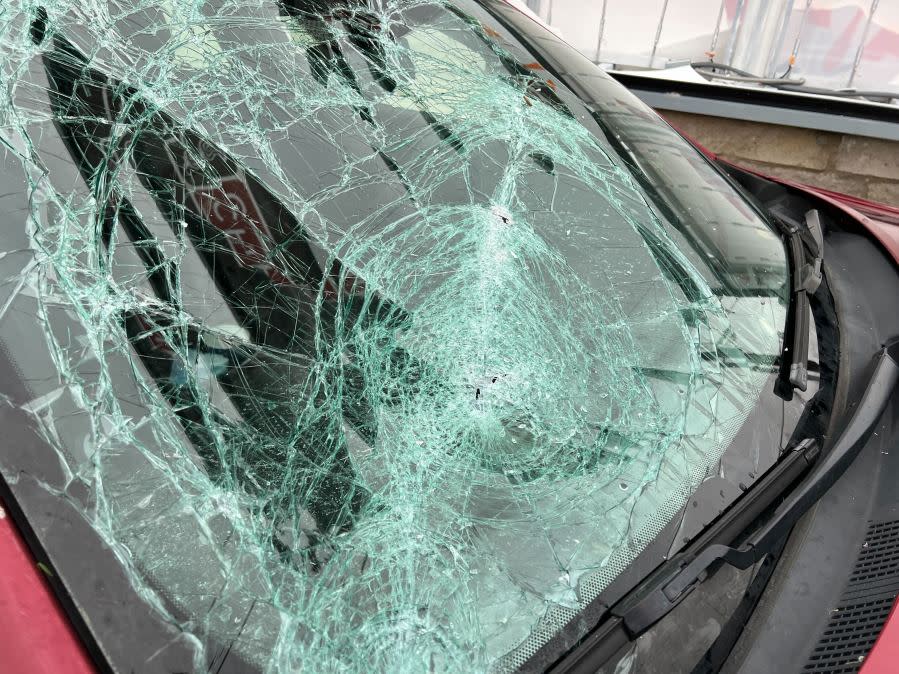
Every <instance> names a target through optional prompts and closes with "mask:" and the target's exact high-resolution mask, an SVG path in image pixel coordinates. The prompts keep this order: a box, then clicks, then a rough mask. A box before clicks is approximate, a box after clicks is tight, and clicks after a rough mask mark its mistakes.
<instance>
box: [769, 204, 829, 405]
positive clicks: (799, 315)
mask: <svg viewBox="0 0 899 674" xmlns="http://www.w3.org/2000/svg"><path fill="white" fill-rule="evenodd" d="M772 215H773V216H774V218H775V220H776V221H777V224H778V225H780V228H781V230H782V231H783V233H784V236H785V237H786V239H787V253H788V255H789V257H790V305H789V308H788V309H787V322H786V328H785V330H784V342H783V350H782V351H781V354H780V372H779V373H778V377H777V380H776V381H775V382H774V393H775V394H776V395H778V396H780V397H781V398H783V399H784V400H792V399H793V391H794V390H795V389H797V388H798V389H799V390H800V391H805V390H806V388H807V387H808V340H809V331H810V330H811V325H810V322H809V299H808V298H809V295H812V294H814V293H815V291H816V290H817V289H818V286H819V285H821V262H822V260H823V254H824V233H823V231H822V229H821V219H820V217H819V216H818V211H816V210H811V211H808V212H807V213H806V214H805V224H804V225H803V224H801V223H799V222H797V221H796V220H794V219H793V218H791V217H790V216H789V215H787V214H785V213H783V212H782V211H780V210H778V209H775V210H774V211H772ZM806 253H808V255H806ZM809 257H810V258H811V261H809Z"/></svg>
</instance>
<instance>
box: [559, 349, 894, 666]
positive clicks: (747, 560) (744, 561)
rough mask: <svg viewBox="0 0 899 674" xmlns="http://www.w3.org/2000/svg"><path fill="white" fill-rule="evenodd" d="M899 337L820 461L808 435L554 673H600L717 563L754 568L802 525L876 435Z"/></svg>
mask: <svg viewBox="0 0 899 674" xmlns="http://www.w3.org/2000/svg"><path fill="white" fill-rule="evenodd" d="M897 360H899V341H897V342H893V343H892V344H890V345H888V346H886V347H884V348H883V350H882V351H881V352H880V354H879V355H878V356H877V361H876V366H875V369H874V374H873V375H872V377H871V380H870V382H869V384H868V387H867V390H866V391H865V394H864V396H862V399H861V401H860V403H859V406H858V408H857V409H856V412H855V414H854V415H853V417H852V419H851V420H850V421H849V424H848V425H847V426H846V428H845V429H844V430H843V432H842V434H841V435H840V437H839V439H838V440H837V441H836V443H835V444H834V445H833V447H832V448H831V450H830V451H829V452H828V453H827V454H826V455H825V456H824V457H823V458H821V459H819V455H820V448H819V446H818V443H817V442H816V441H814V440H803V441H802V442H800V443H799V444H798V445H796V447H795V448H794V449H793V450H791V451H790V453H789V454H788V455H787V456H785V457H784V458H783V459H781V461H780V462H779V463H778V464H777V465H776V466H775V467H774V468H772V469H771V470H770V471H769V472H768V473H767V474H766V475H765V476H764V477H763V478H762V479H761V480H760V481H759V482H758V483H757V484H756V485H755V486H754V487H753V488H752V489H750V490H749V491H747V492H746V493H745V494H744V495H743V496H742V497H741V498H740V500H738V501H737V502H736V503H735V504H734V506H733V507H732V508H730V509H729V510H728V511H727V512H725V513H724V515H722V516H721V517H720V518H719V519H718V520H716V521H715V522H714V523H713V524H712V525H711V526H710V527H709V528H708V529H707V531H706V532H705V533H704V534H703V535H702V536H701V537H700V538H699V539H697V540H696V541H695V542H694V543H693V544H691V545H690V547H689V548H688V549H687V550H685V551H683V552H681V553H679V554H678V555H677V556H675V557H673V558H672V559H671V560H669V561H668V562H667V563H666V564H664V565H663V566H662V567H660V568H659V569H658V570H657V571H656V572H655V573H654V574H653V575H651V576H650V577H649V578H648V579H647V580H646V581H645V582H644V583H643V585H642V586H641V587H640V588H638V589H637V590H635V591H634V592H632V593H631V594H630V595H629V596H627V597H625V598H624V599H622V600H621V601H620V602H618V603H617V604H616V605H615V606H613V607H612V608H611V609H609V613H608V614H606V619H605V621H604V622H603V623H602V624H601V625H600V626H599V627H598V628H597V629H596V630H595V631H594V632H593V633H591V634H590V635H588V636H587V637H586V638H585V639H584V640H583V641H582V642H581V644H580V645H579V646H577V647H576V648H575V649H574V650H573V651H571V652H570V653H569V654H568V655H567V656H566V657H565V658H564V659H563V660H561V661H560V662H559V663H558V664H557V665H556V666H555V667H554V668H553V669H552V671H553V674H580V673H581V672H583V673H585V674H586V672H595V671H596V670H597V669H599V668H600V667H601V666H602V665H603V664H605V662H607V661H608V660H609V659H610V658H611V657H612V656H614V654H615V653H616V652H617V651H618V650H619V649H620V648H621V647H622V646H624V645H625V644H626V643H627V642H628V641H630V640H633V639H636V638H637V637H638V636H640V635H641V634H642V633H643V632H645V631H646V630H647V629H649V628H650V627H651V626H652V625H654V624H655V623H657V622H658V621H659V620H661V619H662V618H664V617H665V616H666V615H668V613H670V612H671V611H672V610H673V609H674V608H675V607H676V606H677V605H678V604H680V602H681V601H683V600H684V598H686V597H687V595H689V594H690V592H692V591H693V590H694V589H695V588H696V587H698V586H699V585H700V584H701V583H702V582H703V581H704V580H705V579H706V578H707V577H708V575H709V573H710V572H711V571H712V570H713V568H714V567H716V566H717V565H719V564H722V563H724V564H729V565H730V566H733V567H735V568H738V569H748V568H749V567H750V566H752V565H753V564H755V563H756V562H759V561H761V560H762V559H763V558H764V557H765V556H766V555H768V554H769V553H771V552H772V551H774V550H775V549H776V547H777V546H778V545H779V543H780V541H782V540H783V538H784V537H785V536H786V535H787V534H788V533H789V531H790V529H792V528H793V526H794V525H795V524H796V522H797V521H798V520H799V519H800V518H801V517H802V516H803V515H804V514H805V513H806V512H808V510H809V509H810V508H811V506H812V505H814V504H815V502H817V500H818V499H819V498H820V497H821V495H822V494H824V492H826V491H827V490H828V489H829V488H830V487H831V486H832V485H833V484H834V483H835V482H836V481H837V479H838V478H839V477H840V476H841V475H842V474H843V472H844V471H845V470H846V468H847V467H848V466H849V464H851V463H852V461H853V460H854V459H855V457H856V456H857V455H858V453H859V451H861V448H862V447H863V446H864V444H865V442H866V441H867V440H868V438H869V437H870V435H871V433H872V432H873V430H874V428H875V425H876V424H877V421H878V419H880V417H881V415H882V414H883V411H884V409H885V408H886V406H887V404H888V403H889V401H890V399H891V397H892V392H893V389H894V388H895V387H896V385H897V382H899V363H897ZM803 474H805V478H804V479H803V480H802V481H801V482H799V483H798V485H797V486H796V487H795V488H794V489H793V491H792V492H790V493H789V494H788V495H787V497H786V498H785V499H784V501H783V502H782V503H781V504H780V505H779V506H777V507H776V509H775V510H774V511H773V512H772V513H771V516H770V517H769V518H768V519H767V520H766V521H765V522H764V523H763V524H761V526H759V527H758V528H757V529H756V530H755V531H754V532H753V533H752V534H751V535H749V537H748V538H746V539H745V540H743V541H742V543H740V544H737V545H734V542H735V541H738V540H740V537H741V535H742V534H743V532H744V531H745V530H746V529H747V528H748V527H750V526H752V524H753V523H755V522H757V521H758V519H759V517H760V516H761V515H762V514H763V513H764V512H765V511H767V510H769V508H770V507H771V506H772V505H773V504H774V503H775V501H776V500H777V499H778V498H779V497H780V496H781V494H783V493H784V491H785V490H786V489H788V488H789V487H790V485H791V484H793V483H795V482H796V481H797V480H798V479H799V478H801V477H802V476H803Z"/></svg>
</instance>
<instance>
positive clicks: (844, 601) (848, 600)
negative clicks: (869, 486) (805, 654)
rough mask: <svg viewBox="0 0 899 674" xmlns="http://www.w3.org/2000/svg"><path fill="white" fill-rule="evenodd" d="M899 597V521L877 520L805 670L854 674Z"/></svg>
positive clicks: (872, 525) (816, 672)
mask: <svg viewBox="0 0 899 674" xmlns="http://www.w3.org/2000/svg"><path fill="white" fill-rule="evenodd" d="M897 595H899V520H891V521H888V522H871V523H869V526H868V531H867V533H866V535H865V539H864V543H863V544H862V548H861V550H860V551H859V555H858V561H857V562H856V564H855V569H854V570H853V572H852V576H851V577H850V579H849V583H848V584H847V585H846V589H845V590H844V592H843V596H842V597H841V599H840V603H839V605H838V606H836V607H835V608H834V609H833V610H832V612H831V616H830V620H829V621H828V623H827V627H826V628H825V629H824V633H823V634H822V635H821V638H820V640H819V641H818V644H817V645H816V646H815V650H814V651H812V654H811V656H810V657H809V660H808V663H807V664H806V665H805V667H804V668H803V672H808V673H814V674H852V673H854V672H857V671H858V670H859V669H860V668H861V666H862V664H863V663H864V659H865V656H866V655H867V654H868V652H869V651H870V650H871V647H872V646H873V645H874V642H875V641H876V640H877V637H878V635H879V634H880V630H881V629H882V628H883V624H884V622H886V619H887V617H888V616H889V614H890V610H891V609H892V607H893V602H894V601H895V600H896V596H897Z"/></svg>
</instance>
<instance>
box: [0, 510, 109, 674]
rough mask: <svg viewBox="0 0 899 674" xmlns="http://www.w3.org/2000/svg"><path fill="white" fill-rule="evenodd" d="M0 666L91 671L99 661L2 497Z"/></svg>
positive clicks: (32, 671) (71, 673) (67, 673)
mask: <svg viewBox="0 0 899 674" xmlns="http://www.w3.org/2000/svg"><path fill="white" fill-rule="evenodd" d="M0 513H2V516H0V670H2V671H3V672H8V673H9V674H20V673H21V674H91V673H92V672H94V671H95V670H94V666H93V665H92V664H91V660H90V657H88V655H87V652H86V651H85V650H84V647H83V646H82V644H81V641H80V640H79V638H78V635H77V634H75V630H74V629H73V627H72V625H71V623H70V622H69V620H68V618H67V617H66V615H65V613H64V612H63V610H62V607H61V606H60V605H59V603H58V602H57V601H56V598H55V597H54V596H53V593H52V591H51V589H50V586H49V585H48V584H47V579H46V578H45V577H44V575H43V572H42V571H41V570H40V569H39V568H38V566H37V564H36V563H35V561H34V558H33V557H32V556H31V552H30V551H29V550H28V548H27V546H26V545H25V541H23V540H22V537H21V536H20V535H19V532H18V530H17V529H16V527H15V526H14V525H13V522H12V518H11V517H10V516H9V513H8V512H7V511H6V510H5V509H3V504H2V503H0Z"/></svg>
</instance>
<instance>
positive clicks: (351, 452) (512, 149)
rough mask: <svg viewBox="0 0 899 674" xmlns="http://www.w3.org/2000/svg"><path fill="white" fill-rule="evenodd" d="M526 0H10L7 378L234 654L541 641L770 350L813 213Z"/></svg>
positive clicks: (527, 647) (321, 663)
mask: <svg viewBox="0 0 899 674" xmlns="http://www.w3.org/2000/svg"><path fill="white" fill-rule="evenodd" d="M494 4H495V3H491V4H490V5H489V6H488V5H486V4H485V5H482V4H478V3H475V2H470V1H466V0H459V1H458V2H452V3H445V2H437V1H433V0H413V1H403V2H399V1H392V0H384V1H382V2H351V1H349V0H344V1H343V2H338V3H332V2H324V1H323V0H306V1H304V0H284V1H283V2H276V1H275V0H207V1H205V2H191V3H182V2H176V1H174V0H164V1H162V2H158V1H157V0H153V1H152V2H143V1H142V0H109V2H108V3H107V2H104V1H100V2H87V3H86V2H81V1H78V2H75V1H72V2H69V1H68V0H57V1H56V2H53V3H48V4H46V5H45V6H39V5H37V4H35V3H33V2H25V1H24V0H21V1H16V2H14V3H13V6H12V9H11V10H10V9H7V10H6V13H5V15H0V30H2V34H0V49H2V52H0V53H2V57H0V66H2V77H3V84H4V86H3V91H4V98H3V100H2V102H0V137H2V140H3V144H4V149H3V152H4V155H3V157H4V159H3V163H2V166H3V168H2V171H3V173H2V176H3V178H4V189H3V194H4V196H3V200H4V204H5V205H6V207H5V209H4V212H6V213H7V214H8V215H7V222H6V225H5V227H4V228H3V232H2V234H0V250H2V251H3V252H0V256H2V257H0V272H2V274H0V276H2V279H3V285H2V289H3V292H2V295H0V318H2V320H0V341H2V351H3V357H4V358H7V359H8V360H9V361H10V362H11V363H12V366H11V367H12V369H13V370H14V371H15V372H16V373H18V374H17V376H18V377H20V378H21V382H22V386H21V387H18V388H16V387H13V386H12V385H11V384H9V383H8V382H6V381H4V386H6V389H4V391H3V393H4V400H5V404H6V405H7V406H9V407H10V409H14V410H15V411H16V414H18V415H20V416H21V418H23V419H26V420H27V423H28V424H29V427H31V428H33V429H35V431H36V433H37V434H38V436H39V437H40V438H41V440H42V442H44V443H46V444H47V445H48V446H49V447H51V448H52V450H53V452H54V454H53V456H54V457H55V462H56V466H57V467H56V468H54V471H58V474H57V472H54V475H55V477H54V478H52V479H50V478H46V477H45V478H43V479H44V482H43V483H42V484H43V486H42V488H43V489H45V490H47V491H51V492H53V493H55V494H60V495H64V496H65V499H66V500H67V502H68V503H69V504H73V505H74V507H75V508H76V509H77V512H78V513H79V516H80V517H82V518H83V519H84V520H85V521H87V522H88V523H89V524H90V526H91V528H92V529H93V530H94V532H96V534H97V535H98V536H99V537H100V538H101V539H102V541H103V543H104V545H105V546H107V548H108V549H109V550H110V551H111V553H112V554H114V555H115V556H116V558H117V560H118V562H119V563H120V564H121V565H122V566H123V567H124V568H125V569H126V571H127V574H128V578H129V582H130V583H131V585H132V586H133V587H134V588H135V589H136V591H137V592H138V594H139V595H140V596H141V598H142V600H143V601H145V602H146V603H148V604H150V605H151V606H152V607H153V610H154V611H156V612H157V613H158V614H160V615H162V616H164V618H165V620H166V622H167V624H168V625H170V626H171V628H172V629H173V630H174V631H175V632H177V633H178V634H180V635H188V637H189V638H188V641H189V642H190V644H191V645H192V646H191V647H192V648H193V649H194V652H195V666H196V668H197V669H202V670H205V669H207V668H211V667H212V665H211V664H210V663H215V662H218V661H219V660H221V661H224V659H226V658H239V659H240V660H241V662H243V663H245V664H246V667H247V668H249V669H257V670H260V671H268V672H289V671H298V670H300V669H304V670H309V671H329V672H330V671H347V672H363V671H409V672H420V671H471V670H479V671H486V670H490V669H491V668H492V669H494V670H497V671H499V670H510V669H513V668H515V667H517V666H519V665H520V664H521V663H522V662H524V659H526V657H527V656H528V655H529V654H530V653H532V652H533V651H534V649H535V648H537V647H539V644H540V643H541V639H542V640H545V639H546V638H548V637H549V636H550V635H551V634H552V630H553V629H556V628H557V627H558V625H561V624H564V622H566V621H567V620H570V619H571V618H572V617H574V616H576V615H577V614H578V613H579V611H580V610H581V609H582V608H583V607H584V606H585V605H586V604H587V603H588V602H589V601H591V600H592V599H593V598H594V597H596V596H597V594H598V593H599V592H600V591H601V590H602V589H603V588H604V587H606V586H607V585H608V584H609V583H610V582H611V581H612V580H613V579H615V578H616V577H617V576H618V575H619V574H620V573H621V571H622V570H623V569H625V568H627V567H628V565H629V564H631V562H632V561H633V560H634V559H635V558H636V557H637V556H638V555H639V554H640V553H641V551H643V549H644V548H645V547H646V545H647V543H648V542H649V541H650V540H652V539H653V538H654V537H655V536H656V535H657V534H658V533H659V531H660V530H661V529H662V527H664V526H665V525H666V524H667V523H668V522H669V521H671V519H672V518H673V517H674V516H675V514H676V513H678V512H679V511H680V509H681V508H682V507H683V506H684V505H685V504H686V503H687V500H688V498H689V497H690V495H691V494H692V493H693V492H694V491H695V490H696V488H697V486H698V485H699V484H700V483H701V482H702V481H703V479H704V478H705V477H707V476H708V475H709V473H710V471H711V472H714V470H715V468H714V467H715V466H716V463H717V462H718V461H719V459H720V458H721V456H722V454H723V452H724V451H725V449H726V448H727V447H728V445H729V444H730V443H731V441H732V440H733V438H734V436H735V435H736V433H737V432H738V431H739V429H740V428H741V426H742V425H743V423H744V422H745V420H746V418H747V416H748V415H749V414H750V412H751V411H752V410H753V409H754V408H755V406H756V404H757V401H758V398H759V395H760V393H761V391H762V389H763V387H765V386H769V387H770V377H771V375H772V373H773V372H774V371H775V369H776V367H775V361H776V358H777V354H778V353H779V349H780V331H782V327H783V322H784V316H785V302H786V297H787V281H788V270H787V265H786V260H785V256H784V250H783V246H782V243H781V240H780V238H779V237H778V236H777V235H776V234H775V233H774V232H773V231H772V230H771V229H770V228H769V227H768V226H767V225H766V223H765V222H764V221H763V219H762V218H761V217H760V216H759V214H758V213H757V212H756V211H755V210H754V209H753V207H752V206H750V205H749V204H748V203H747V202H746V201H745V200H744V199H743V198H742V197H741V196H740V195H739V194H738V193H737V192H736V191H735V190H734V189H733V188H732V187H731V185H730V184H729V183H728V182H727V181H726V180H725V179H723V178H722V177H721V176H720V175H719V174H718V173H717V172H716V171H715V170H714V169H712V168H711V167H710V166H709V165H708V164H707V163H706V162H705V160H704V158H702V157H701V156H700V155H699V154H698V153H697V152H695V151H694V150H693V149H692V148H690V147H689V146H688V145H687V144H686V143H684V142H683V141H682V140H681V139H680V138H679V137H678V136H677V134H675V133H674V132H673V131H672V130H671V129H670V128H669V127H667V126H666V125H665V124H664V123H663V122H661V121H660V120H659V119H658V118H657V117H656V116H655V115H654V113H652V112H650V111H648V110H647V109H645V108H643V107H642V106H641V105H640V104H638V103H637V102H636V101H635V100H634V99H633V98H632V97H630V95H629V94H627V93H626V92H625V91H624V90H623V89H621V88H620V87H618V85H616V84H614V83H612V82H611V80H609V79H608V78H607V77H606V76H605V75H603V74H602V73H600V72H599V71H597V70H595V69H593V67H592V66H589V65H583V64H582V63H581V62H580V61H578V60H577V57H576V55H575V54H573V53H572V52H571V50H570V48H569V47H567V46H566V45H564V44H563V43H561V42H560V41H558V40H557V39H556V38H555V37H553V36H552V35H550V34H549V33H547V32H544V31H543V30H542V29H540V28H539V27H537V26H533V27H532V28H531V29H530V30H532V32H533V34H532V35H531V36H530V37H529V36H527V35H523V34H522V33H521V32H520V31H519V30H515V31H510V30H509V28H508V26H507V25H506V23H505V22H504V21H502V20H500V19H499V18H497V17H498V15H497V14H495V13H494V11H493V9H495V7H494ZM491 8H493V9H491ZM488 9H490V10H491V11H488ZM504 11H510V10H504ZM553 58H554V59H556V61H557V62H559V61H560V60H567V62H568V66H566V67H565V76H564V77H560V76H558V75H557V74H556V73H554V72H553V68H552V67H551V66H550V64H549V61H548V59H549V60H552V59H553ZM560 67H561V66H558V65H557V66H556V68H557V69H558V68H560ZM780 421H781V420H780V419H776V420H772V421H771V424H772V426H777V427H778V428H779V427H780ZM3 473H4V477H5V478H6V480H7V481H8V482H10V483H11V484H13V485H15V484H16V483H17V481H18V480H21V479H23V478H22V474H23V473H22V468H21V467H20V466H14V465H11V464H10V462H8V461H6V462H4V464H3ZM553 626H555V627H553ZM119 638H122V639H127V638H128V637H127V635H120V636H119ZM222 644H225V645H226V646H222ZM214 645H215V646H214ZM223 653H224V655H222V654H223ZM130 664H134V663H130ZM137 669H138V670H139V669H140V667H137ZM210 671H218V670H212V669H210Z"/></svg>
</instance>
